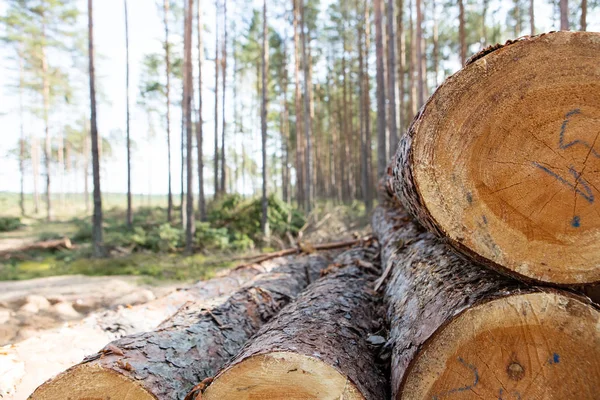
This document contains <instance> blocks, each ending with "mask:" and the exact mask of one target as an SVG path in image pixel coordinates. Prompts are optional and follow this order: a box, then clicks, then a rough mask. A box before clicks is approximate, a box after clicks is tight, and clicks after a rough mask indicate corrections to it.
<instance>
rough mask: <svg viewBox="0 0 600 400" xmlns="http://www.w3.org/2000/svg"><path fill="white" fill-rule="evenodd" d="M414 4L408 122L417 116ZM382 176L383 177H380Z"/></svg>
mask: <svg viewBox="0 0 600 400" xmlns="http://www.w3.org/2000/svg"><path fill="white" fill-rule="evenodd" d="M414 2H415V0H411V3H410V16H409V19H410V26H409V28H410V65H409V69H408V75H409V87H410V104H409V111H410V113H409V116H408V118H407V119H408V120H409V121H412V119H413V118H414V116H415V115H416V114H417V105H418V103H417V82H416V81H415V68H416V66H417V45H416V43H417V35H416V30H415V27H414ZM380 176H381V175H380Z"/></svg>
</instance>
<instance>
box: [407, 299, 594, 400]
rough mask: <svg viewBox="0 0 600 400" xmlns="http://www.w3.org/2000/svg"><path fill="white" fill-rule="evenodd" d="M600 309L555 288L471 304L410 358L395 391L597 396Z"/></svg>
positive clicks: (429, 395) (420, 395)
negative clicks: (409, 364) (407, 368)
mask: <svg viewBox="0 0 600 400" xmlns="http://www.w3.org/2000/svg"><path fill="white" fill-rule="evenodd" d="M599 387H600V312H599V311H598V310H597V309H595V308H593V307H592V306H590V305H589V304H586V303H584V302H582V301H580V300H579V299H577V298H575V297H572V296H570V295H561V294H559V293H558V292H553V291H552V292H549V291H543V292H536V293H528V294H519V295H513V296H508V297H503V298H500V299H496V300H492V301H489V302H486V303H483V304H481V305H479V306H476V307H473V308H471V309H468V310H467V311H465V312H463V313H462V314H460V315H459V316H458V317H457V318H455V319H454V320H452V321H451V322H450V323H449V324H448V325H447V326H446V327H444V328H443V329H441V330H440V331H439V332H438V333H437V334H435V335H434V336H433V337H432V338H431V339H430V340H429V341H428V342H427V343H426V344H425V347H424V349H423V351H422V352H421V354H420V355H419V356H418V357H417V359H416V360H415V361H414V362H413V364H412V367H411V368H410V369H409V373H408V374H407V376H406V377H405V380H404V382H403V385H402V386H401V390H399V391H398V392H397V398H398V399H400V398H402V399H442V398H450V395H454V396H458V397H456V398H461V399H509V398H510V399H550V398H552V399H571V398H577V399H589V400H592V399H597V398H598V397H597V396H598V392H597V388H599Z"/></svg>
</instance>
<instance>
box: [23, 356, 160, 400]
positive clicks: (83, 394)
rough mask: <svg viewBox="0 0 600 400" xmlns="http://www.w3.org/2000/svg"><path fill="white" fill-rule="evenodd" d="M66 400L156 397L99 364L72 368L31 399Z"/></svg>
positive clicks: (144, 398)
mask: <svg viewBox="0 0 600 400" xmlns="http://www.w3.org/2000/svg"><path fill="white" fill-rule="evenodd" d="M124 367H126V366H124ZM65 399H72V400H83V399H103V400H156V397H155V396H154V395H152V394H151V393H149V392H148V391H146V390H145V389H144V388H143V387H142V386H140V385H139V384H138V383H137V382H135V381H134V380H133V379H131V378H129V377H127V376H125V375H121V374H119V373H117V372H115V371H113V370H111V369H108V368H103V367H102V366H101V365H98V364H81V365H77V366H75V367H73V368H70V369H68V370H67V371H65V372H63V373H62V374H60V375H59V376H57V377H56V378H54V379H52V380H51V381H49V382H47V383H46V384H44V385H42V386H40V387H39V388H38V389H37V390H36V391H35V392H33V394H32V395H31V396H30V397H29V400H65Z"/></svg>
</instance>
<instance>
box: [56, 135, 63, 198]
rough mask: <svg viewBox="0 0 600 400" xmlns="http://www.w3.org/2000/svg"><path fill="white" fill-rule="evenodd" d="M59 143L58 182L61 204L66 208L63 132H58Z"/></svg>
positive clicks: (57, 159) (57, 152) (57, 154)
mask: <svg viewBox="0 0 600 400" xmlns="http://www.w3.org/2000/svg"><path fill="white" fill-rule="evenodd" d="M57 139H58V143H57V148H56V163H57V164H58V165H57V167H58V182H59V185H60V186H59V188H60V191H59V198H60V206H61V207H63V208H64V206H65V186H64V182H65V141H64V137H63V133H62V132H61V133H59V134H58V137H57Z"/></svg>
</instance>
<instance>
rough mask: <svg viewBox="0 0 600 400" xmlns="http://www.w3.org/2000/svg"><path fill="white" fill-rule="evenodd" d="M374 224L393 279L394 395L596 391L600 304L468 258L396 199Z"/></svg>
mask: <svg viewBox="0 0 600 400" xmlns="http://www.w3.org/2000/svg"><path fill="white" fill-rule="evenodd" d="M373 228H374V231H375V233H376V235H377V236H378V237H379V240H380V243H381V247H382V252H381V256H382V265H386V270H387V271H388V273H389V282H388V284H387V288H386V291H385V300H386V302H387V304H388V319H389V321H390V335H389V340H388V344H387V346H388V347H389V348H391V349H392V357H391V363H392V365H391V381H392V382H391V383H392V395H393V396H392V398H394V399H400V398H402V399H442V398H451V397H454V398H461V399H463V398H464V399H466V398H468V399H492V398H494V399H508V398H510V399H513V398H515V399H516V398H523V399H529V398H532V399H533V398H538V399H542V398H543V399H565V398H578V399H593V398H595V396H597V390H596V389H597V388H598V387H600V360H599V358H598V356H600V330H598V321H600V312H599V311H598V309H597V308H595V307H594V306H593V305H592V304H591V302H589V299H586V298H584V297H579V296H576V295H574V294H571V293H569V292H559V291H557V290H553V289H547V288H546V289H543V288H538V287H533V286H526V285H525V284H523V283H519V282H518V281H516V280H512V279H510V278H507V277H504V276H502V275H499V274H497V273H496V272H494V271H491V270H487V269H484V268H481V266H479V265H476V264H473V263H470V262H468V261H465V260H464V259H463V258H461V257H459V256H458V255H457V254H456V253H454V252H453V251H452V250H451V249H450V248H449V247H448V246H447V245H445V244H444V243H442V242H441V241H440V240H439V239H437V238H436V237H435V236H434V235H432V234H431V233H429V232H426V231H424V230H423V229H422V228H421V227H420V226H419V225H417V224H416V223H415V222H413V221H412V220H411V219H410V218H409V216H408V214H407V213H406V212H405V211H403V210H402V209H401V208H398V207H397V206H396V205H390V204H388V205H386V206H385V208H382V207H379V208H378V209H376V211H375V213H374V215H373Z"/></svg>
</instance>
